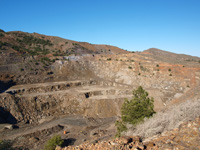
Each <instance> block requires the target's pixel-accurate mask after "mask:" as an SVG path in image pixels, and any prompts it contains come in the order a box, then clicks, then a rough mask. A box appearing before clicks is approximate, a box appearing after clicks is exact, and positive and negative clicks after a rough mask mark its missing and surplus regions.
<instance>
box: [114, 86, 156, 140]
mask: <svg viewBox="0 0 200 150" xmlns="http://www.w3.org/2000/svg"><path fill="white" fill-rule="evenodd" d="M148 95H149V94H148V92H146V91H145V90H144V89H143V88H142V87H141V86H139V87H138V88H137V89H136V90H134V91H133V98H132V99H131V100H128V99H125V101H124V103H123V105H122V108H121V116H122V120H121V121H117V122H116V126H117V134H116V136H121V133H122V132H123V131H126V129H127V128H126V124H131V125H133V126H135V125H137V124H139V123H141V122H142V121H143V120H144V118H149V117H151V116H152V115H153V114H154V113H155V111H154V105H153V102H154V99H153V98H149V97H148Z"/></svg>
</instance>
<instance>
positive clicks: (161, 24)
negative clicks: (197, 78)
mask: <svg viewBox="0 0 200 150" xmlns="http://www.w3.org/2000/svg"><path fill="white" fill-rule="evenodd" d="M0 6H1V7H0V28H1V29H3V30H5V31H24V32H30V33H32V32H37V33H41V34H46V35H53V36H59V37H62V38H66V39H71V40H75V41H84V42H89V43H93V44H108V45H114V46H118V47H120V48H123V49H127V50H129V51H142V50H145V49H148V48H152V47H155V48H159V49H162V50H167V51H171V52H175V53H184V54H190V55H193V56H199V57H200V0H0Z"/></svg>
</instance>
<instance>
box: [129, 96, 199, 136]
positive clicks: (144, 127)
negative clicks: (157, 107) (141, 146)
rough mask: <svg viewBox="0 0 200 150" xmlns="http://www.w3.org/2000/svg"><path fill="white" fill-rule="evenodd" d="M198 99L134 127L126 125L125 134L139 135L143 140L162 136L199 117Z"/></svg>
mask: <svg viewBox="0 0 200 150" xmlns="http://www.w3.org/2000/svg"><path fill="white" fill-rule="evenodd" d="M199 110H200V99H199V100H195V101H190V100H188V101H186V102H184V103H181V104H179V105H176V106H172V107H171V108H170V109H168V110H166V111H164V112H158V113H156V114H155V115H154V116H153V117H152V118H149V119H145V122H144V123H142V124H138V125H137V126H136V127H133V126H132V125H128V127H127V128H128V130H127V132H126V133H125V135H127V136H133V135H139V136H141V137H143V138H148V137H152V136H154V135H157V134H162V133H163V132H165V131H169V130H172V129H174V128H178V127H179V126H180V124H181V123H183V122H186V121H189V120H193V119H195V118H196V117H199V116H200V111H199Z"/></svg>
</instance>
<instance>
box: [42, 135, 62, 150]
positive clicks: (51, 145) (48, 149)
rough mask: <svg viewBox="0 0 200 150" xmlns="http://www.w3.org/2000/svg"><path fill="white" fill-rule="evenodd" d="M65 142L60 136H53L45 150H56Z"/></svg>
mask: <svg viewBox="0 0 200 150" xmlns="http://www.w3.org/2000/svg"><path fill="white" fill-rule="evenodd" d="M63 143H64V140H62V139H61V136H60V135H55V136H53V137H52V138H51V139H50V140H48V141H47V143H46V144H45V146H44V150H55V148H56V146H57V145H58V146H61V145H62V144H63Z"/></svg>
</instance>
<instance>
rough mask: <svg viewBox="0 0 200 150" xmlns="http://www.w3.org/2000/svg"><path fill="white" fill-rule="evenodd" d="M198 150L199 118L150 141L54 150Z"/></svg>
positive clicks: (125, 139)
mask: <svg viewBox="0 0 200 150" xmlns="http://www.w3.org/2000/svg"><path fill="white" fill-rule="evenodd" d="M74 149H77V150H129V149H133V150H199V149H200V118H196V119H195V120H194V121H189V122H186V123H183V124H181V125H180V127H179V128H176V129H174V130H172V131H168V132H165V133H163V134H162V135H159V136H156V137H153V138H151V139H144V140H143V139H142V138H140V137H138V136H135V137H122V138H118V139H114V140H109V141H94V142H93V143H89V142H85V143H83V144H81V145H79V146H68V147H65V148H61V147H59V146H58V147H57V148H56V150H74Z"/></svg>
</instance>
